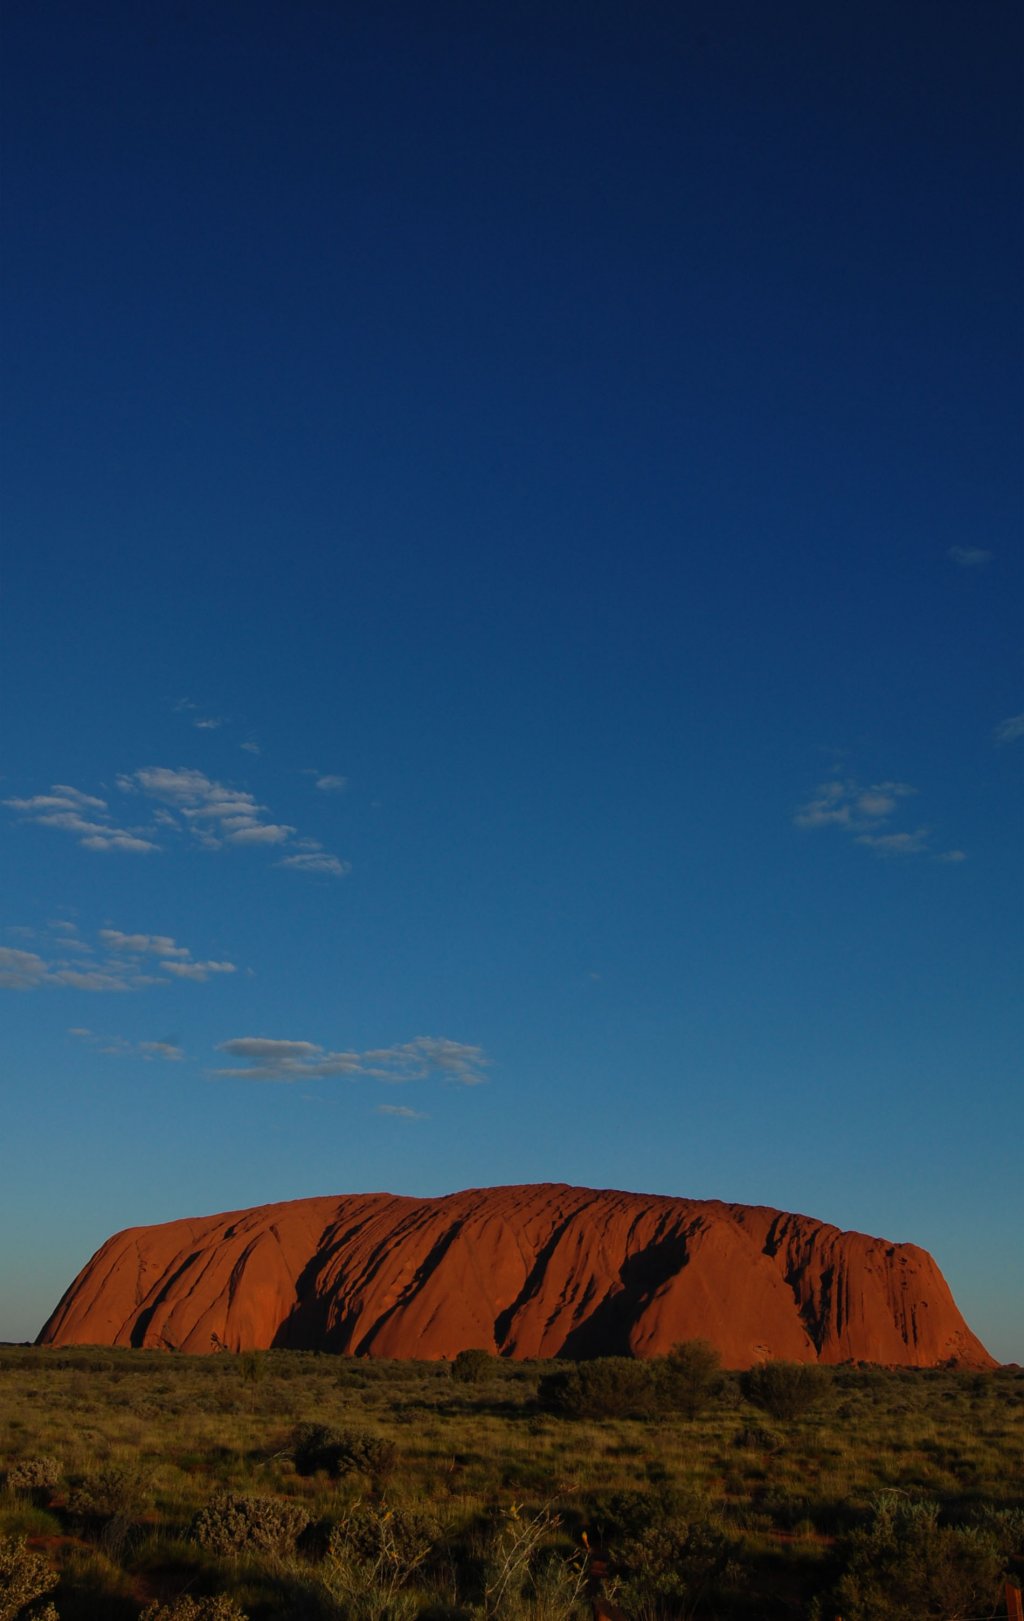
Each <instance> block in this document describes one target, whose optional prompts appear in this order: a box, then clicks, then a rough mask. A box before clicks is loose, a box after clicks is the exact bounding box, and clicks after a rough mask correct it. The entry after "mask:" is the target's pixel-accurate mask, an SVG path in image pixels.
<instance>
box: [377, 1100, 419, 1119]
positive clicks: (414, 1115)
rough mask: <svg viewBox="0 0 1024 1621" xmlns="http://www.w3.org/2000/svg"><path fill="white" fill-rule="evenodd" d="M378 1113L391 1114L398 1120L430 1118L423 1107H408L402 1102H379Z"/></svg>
mask: <svg viewBox="0 0 1024 1621" xmlns="http://www.w3.org/2000/svg"><path fill="white" fill-rule="evenodd" d="M377 1113H378V1114H390V1115H393V1116H394V1118H395V1119H397V1120H429V1119H430V1116H429V1115H426V1114H424V1113H423V1110H422V1109H407V1108H406V1107H405V1105H404V1104H402V1103H378V1105H377Z"/></svg>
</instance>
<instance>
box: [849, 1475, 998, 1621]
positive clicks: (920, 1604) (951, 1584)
mask: <svg viewBox="0 0 1024 1621" xmlns="http://www.w3.org/2000/svg"><path fill="white" fill-rule="evenodd" d="M1002 1569H1003V1558H1002V1554H1001V1553H1000V1550H999V1546H998V1543H997V1541H996V1538H995V1537H994V1536H992V1534H991V1533H990V1532H988V1531H985V1530H982V1529H980V1528H979V1527H978V1526H951V1525H947V1526H942V1525H940V1524H939V1511H938V1507H937V1505H936V1504H935V1503H913V1502H908V1501H907V1500H906V1498H903V1497H898V1498H897V1497H895V1496H886V1497H883V1498H881V1499H879V1501H878V1503H877V1504H876V1507H875V1514H874V1519H873V1520H872V1523H871V1525H870V1526H868V1527H867V1528H866V1529H864V1530H861V1531H855V1532H854V1533H853V1535H852V1536H851V1537H850V1539H849V1541H848V1543H847V1548H846V1570H845V1572H844V1574H843V1575H842V1577H841V1578H840V1580H839V1582H838V1584H837V1586H836V1590H835V1606H836V1609H837V1610H838V1611H839V1613H841V1614H842V1616H843V1618H844V1621H919V1618H920V1617H921V1616H923V1615H926V1616H929V1617H933V1618H935V1621H959V1618H960V1617H962V1616H974V1615H987V1614H990V1613H992V1611H993V1609H994V1606H995V1602H996V1596H997V1590H998V1586H999V1578H1000V1575H1001V1574H1002Z"/></svg>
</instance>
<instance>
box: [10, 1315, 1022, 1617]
mask: <svg viewBox="0 0 1024 1621" xmlns="http://www.w3.org/2000/svg"><path fill="white" fill-rule="evenodd" d="M1022 1465H1024V1376H1022V1375H1021V1374H1020V1373H1019V1372H1017V1371H1016V1370H1002V1371H1000V1372H996V1373H993V1374H979V1373H963V1372H959V1371H956V1370H954V1369H942V1370H935V1371H927V1372H911V1371H897V1372H886V1371H883V1370H881V1369H877V1368H865V1367H861V1368H854V1367H844V1368H838V1369H835V1370H833V1371H831V1372H829V1371H825V1370H819V1369H815V1368H811V1369H808V1368H804V1367H796V1366H794V1365H791V1364H780V1363H777V1364H771V1363H768V1364H765V1365H763V1366H762V1367H760V1368H758V1369H754V1370H751V1371H750V1372H749V1373H747V1374H741V1375H735V1374H729V1373H726V1372H723V1370H722V1369H721V1367H720V1366H719V1363H718V1359H717V1356H716V1355H715V1353H714V1351H713V1350H712V1349H711V1347H710V1346H707V1345H705V1344H703V1343H702V1342H699V1341H694V1342H690V1343H689V1344H688V1345H685V1346H681V1347H678V1348H677V1349H676V1350H675V1351H674V1353H673V1354H672V1355H671V1356H669V1357H666V1358H658V1359H655V1360H654V1361H651V1362H635V1361H631V1360H629V1359H625V1358H604V1359H600V1360H598V1361H594V1362H587V1363H579V1364H572V1365H570V1364H565V1363H544V1364H526V1363H511V1362H507V1361H501V1360H499V1359H497V1358H495V1357H492V1356H489V1355H487V1353H486V1352H483V1351H480V1350H476V1349H474V1348H468V1350H467V1353H464V1354H463V1355H462V1356H461V1357H460V1358H458V1359H457V1360H456V1361H455V1362H454V1363H453V1364H451V1365H448V1364H445V1363H409V1362H406V1363H397V1362H392V1363H388V1362H372V1361H367V1360H358V1361H354V1360H349V1359H345V1358H338V1357H332V1356H329V1355H314V1354H312V1353H309V1354H307V1353H299V1352H283V1351H282V1352H268V1353H266V1354H265V1355H259V1354H253V1353H249V1354H247V1355H245V1356H232V1355H231V1354H229V1353H222V1354H218V1355H215V1356H211V1357H208V1358H189V1357H183V1356H179V1355H176V1354H173V1353H158V1352H146V1351H111V1350H107V1349H103V1350H99V1349H88V1348H83V1349H78V1350H56V1349H28V1348H20V1347H10V1348H6V1349H0V1621H58V1618H59V1621H139V1618H144V1621H590V1617H591V1616H592V1614H593V1609H592V1604H593V1600H594V1598H595V1596H597V1595H598V1594H599V1593H603V1594H604V1595H605V1596H606V1597H607V1598H608V1599H610V1600H612V1601H614V1602H615V1603H616V1604H618V1605H619V1606H620V1608H621V1612H622V1613H623V1614H624V1615H625V1616H626V1617H627V1621H775V1618H778V1621H784V1618H789V1621H801V1618H802V1621H832V1617H834V1616H842V1618H843V1621H904V1618H907V1621H910V1618H914V1621H917V1618H918V1617H921V1616H929V1617H932V1618H935V1621H960V1618H964V1617H968V1616H969V1617H985V1616H996V1615H1000V1614H1002V1609H1001V1606H1000V1594H1001V1593H1002V1590H1003V1584H1004V1583H1005V1581H1006V1579H1007V1577H1009V1578H1010V1579H1011V1580H1018V1579H1019V1577H1020V1575H1021V1574H1022V1573H1024V1467H1022Z"/></svg>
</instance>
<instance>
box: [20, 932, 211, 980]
mask: <svg viewBox="0 0 1024 1621" xmlns="http://www.w3.org/2000/svg"><path fill="white" fill-rule="evenodd" d="M25 932H26V933H28V934H29V935H30V936H33V937H34V935H35V933H36V931H33V930H28V931H25ZM39 945H40V950H39V951H22V950H13V949H11V948H9V947H3V948H0V987H2V988H4V989H5V990H35V989H37V988H38V987H39V986H58V985H63V986H67V987H69V988H70V989H72V990H79V991H100V992H102V991H140V990H145V989H146V988H148V987H149V986H154V985H168V984H170V983H171V981H172V980H174V979H191V980H197V981H203V980H206V979H208V978H209V977H210V975H211V974H233V973H235V971H236V968H235V964H234V963H231V962H195V961H193V958H192V953H191V951H190V950H189V949H188V947H187V946H179V945H178V944H177V942H176V941H175V940H174V939H173V938H172V937H171V936H170V935H169V934H126V933H124V932H123V931H122V930H121V929H101V930H100V931H99V934H98V936H97V943H96V944H93V943H92V942H90V941H88V940H83V939H81V938H79V937H78V934H77V931H76V930H75V925H74V924H70V923H65V922H58V923H56V924H54V925H51V932H49V933H48V932H47V931H45V930H44V931H41V939H40V940H39ZM69 953H71V955H69ZM153 959H158V960H156V961H154V960H153Z"/></svg>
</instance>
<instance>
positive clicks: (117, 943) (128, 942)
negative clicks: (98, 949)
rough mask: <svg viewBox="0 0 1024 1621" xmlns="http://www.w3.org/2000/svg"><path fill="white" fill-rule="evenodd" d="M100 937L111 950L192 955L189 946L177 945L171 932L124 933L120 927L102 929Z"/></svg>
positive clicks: (143, 953) (176, 955)
mask: <svg viewBox="0 0 1024 1621" xmlns="http://www.w3.org/2000/svg"><path fill="white" fill-rule="evenodd" d="M100 939H101V940H102V941H103V944H104V945H105V946H108V947H109V948H110V950H111V951H123V952H129V953H131V954H132V955H140V954H141V955H148V956H151V957H190V956H191V955H192V953H191V952H190V951H189V949H188V947H187V946H177V945H175V943H174V941H173V940H172V939H171V937H170V935H169V934H122V933H121V931H120V929H101V930H100Z"/></svg>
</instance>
